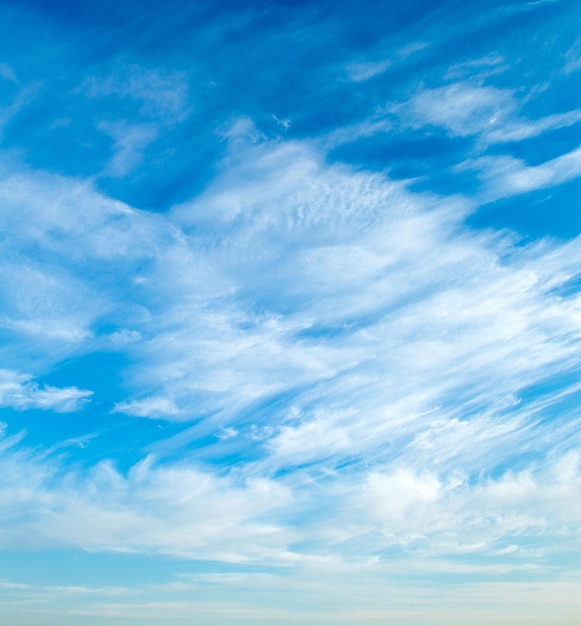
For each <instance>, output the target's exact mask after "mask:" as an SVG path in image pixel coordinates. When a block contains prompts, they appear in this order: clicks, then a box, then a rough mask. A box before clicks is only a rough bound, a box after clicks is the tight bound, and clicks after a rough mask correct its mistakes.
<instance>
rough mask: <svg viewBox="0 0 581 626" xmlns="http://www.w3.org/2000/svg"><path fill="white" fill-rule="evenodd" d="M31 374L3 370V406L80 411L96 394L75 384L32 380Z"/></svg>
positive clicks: (0, 396)
mask: <svg viewBox="0 0 581 626" xmlns="http://www.w3.org/2000/svg"><path fill="white" fill-rule="evenodd" d="M31 378H32V377H31V376H27V375H25V374H20V373H18V372H13V371H10V370H0V407H11V408H13V409H16V410H18V411H26V410H27V409H44V410H51V411H56V412H57V413H72V412H75V411H78V410H79V409H80V408H81V407H82V406H83V405H84V404H86V403H87V402H88V401H89V399H90V397H91V396H92V395H93V392H92V391H88V390H86V389H77V388H76V387H64V388H58V387H52V386H51V385H43V386H42V387H41V386H39V385H38V383H36V382H34V381H32V380H31Z"/></svg>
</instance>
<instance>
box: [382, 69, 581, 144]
mask: <svg viewBox="0 0 581 626" xmlns="http://www.w3.org/2000/svg"><path fill="white" fill-rule="evenodd" d="M481 62H484V60H481ZM474 63H478V61H474V62H472V63H471V64H469V67H472V65H473V64H474ZM491 63H492V61H491ZM453 69H454V68H451V70H450V71H452V70H453ZM454 71H456V70H454ZM520 106H521V102H520V101H519V100H518V99H517V98H516V95H515V93H514V92H513V91H511V90H507V89H498V88H496V87H491V86H483V85H481V84H479V83H477V82H474V78H473V77H472V78H471V80H466V81H461V82H455V83H452V84H450V85H445V86H443V87H438V88H435V89H423V90H420V91H419V92H418V93H417V94H416V95H415V96H414V97H413V98H411V100H410V101H409V102H407V103H405V104H403V105H394V106H392V107H391V108H390V107H388V108H387V111H392V112H395V113H396V114H397V115H399V116H400V118H401V122H402V123H403V125H404V127H405V126H408V125H411V126H413V127H415V128H417V127H421V126H423V125H433V126H439V127H441V128H444V129H446V130H447V131H448V132H449V133H450V134H451V135H452V136H457V137H469V136H477V137H478V142H479V143H478V147H479V148H480V149H481V150H482V149H484V148H486V147H487V146H489V145H491V144H498V143H507V142H511V141H522V140H525V139H529V138H531V137H535V136H537V135H540V134H542V133H544V132H547V131H550V130H557V129H560V128H566V127H568V126H573V125H575V124H578V123H579V122H581V109H574V110H572V111H568V112H566V113H556V114H554V115H547V116H544V117H539V118H536V119H527V118H523V117H522V116H520V115H519V108H520Z"/></svg>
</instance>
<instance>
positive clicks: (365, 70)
mask: <svg viewBox="0 0 581 626" xmlns="http://www.w3.org/2000/svg"><path fill="white" fill-rule="evenodd" d="M390 65H391V62H390V61H389V59H386V60H384V61H377V62H376V63H373V62H365V63H350V64H349V65H348V66H347V74H348V76H349V80H352V81H353V82H355V83H359V82H362V81H365V80H369V79H370V78H373V77H374V76H378V75H379V74H383V72H385V70H387V68H388V67H389V66H390Z"/></svg>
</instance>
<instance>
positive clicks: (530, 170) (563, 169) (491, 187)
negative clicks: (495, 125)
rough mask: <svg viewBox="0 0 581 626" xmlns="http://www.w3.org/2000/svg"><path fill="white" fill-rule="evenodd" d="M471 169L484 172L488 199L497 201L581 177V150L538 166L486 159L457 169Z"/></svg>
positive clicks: (468, 162)
mask: <svg viewBox="0 0 581 626" xmlns="http://www.w3.org/2000/svg"><path fill="white" fill-rule="evenodd" d="M470 169H476V170H480V176H481V178H482V179H483V182H484V188H483V191H482V193H483V196H484V199H485V200H496V199H498V198H505V197H508V196H513V195H517V194H521V193H526V192H528V191H534V190H536V189H544V188H547V187H555V186H557V185H560V184H562V183H565V182H567V181H569V180H572V179H574V178H577V177H578V176H580V175H581V148H576V149H574V150H572V151H571V152H568V153H566V154H563V155H561V156H558V157H555V158H554V159H551V160H549V161H546V162H545V163H541V164H540V165H534V166H531V165H526V163H524V162H523V161H521V160H519V159H515V158H514V157H510V156H494V157H492V156H490V157H489V156H484V157H480V158H478V159H474V160H472V161H467V162H465V163H463V164H461V165H459V166H457V168H456V170H457V171H458V172H462V171H466V170H470Z"/></svg>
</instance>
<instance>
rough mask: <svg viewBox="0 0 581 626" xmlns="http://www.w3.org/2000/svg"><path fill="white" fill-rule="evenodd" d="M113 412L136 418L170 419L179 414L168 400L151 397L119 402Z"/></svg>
mask: <svg viewBox="0 0 581 626" xmlns="http://www.w3.org/2000/svg"><path fill="white" fill-rule="evenodd" d="M113 412H114V413H125V414H126V415H134V416H136V417H161V418H171V417H173V416H174V415H177V414H178V413H179V409H178V408H177V407H176V405H175V404H174V403H173V402H172V401H171V400H169V399H168V398H161V397H151V398H145V399H144V400H134V401H133V402H120V403H119V404H116V405H115V407H114V409H113Z"/></svg>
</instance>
